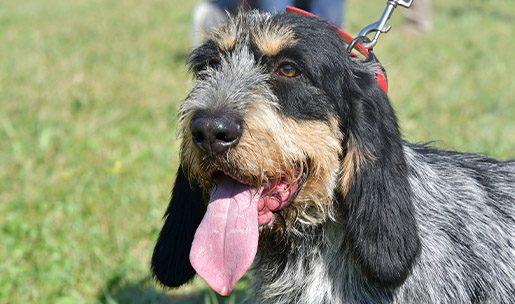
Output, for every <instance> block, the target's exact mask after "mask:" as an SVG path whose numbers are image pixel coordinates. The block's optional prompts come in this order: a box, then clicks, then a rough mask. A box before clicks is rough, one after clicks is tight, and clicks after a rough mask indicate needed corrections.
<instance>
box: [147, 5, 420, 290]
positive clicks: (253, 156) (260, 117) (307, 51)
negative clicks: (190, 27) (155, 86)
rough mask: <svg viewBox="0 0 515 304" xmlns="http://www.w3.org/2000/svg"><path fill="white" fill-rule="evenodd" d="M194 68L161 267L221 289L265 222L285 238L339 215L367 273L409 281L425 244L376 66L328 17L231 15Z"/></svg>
mask: <svg viewBox="0 0 515 304" xmlns="http://www.w3.org/2000/svg"><path fill="white" fill-rule="evenodd" d="M190 67H191V70H192V71H193V73H194V74H195V77H196V82H195V85H194V87H193V89H192V90H191V92H190V93H189V95H188V97H187V98H186V100H185V101H184V102H183V103H182V104H181V107H180V127H179V133H180V135H181V138H182V146H181V157H180V159H181V167H180V169H179V172H178V174H177V180H176V183H175V187H174V190H173V194H172V201H171V203H170V206H169V208H168V210H167V214H166V216H167V218H166V222H165V225H164V227H163V230H162V232H161V234H160V237H159V240H158V243H157V245H156V249H155V251H154V256H153V261H152V267H153V271H154V273H155V275H156V277H157V278H158V279H159V280H160V281H161V282H163V283H164V284H165V285H168V286H178V285H181V284H183V283H184V282H186V281H187V280H189V279H190V278H191V277H192V276H193V275H194V273H195V270H197V271H198V272H199V273H200V274H201V275H202V276H203V277H204V278H205V279H206V280H207V281H208V283H210V284H211V285H212V287H213V288H214V289H215V290H217V291H218V292H219V293H221V294H227V293H228V292H230V290H231V289H232V287H233V286H234V284H235V282H236V281H237V280H238V279H239V278H240V277H241V276H242V275H243V274H244V273H245V271H246V270H247V268H248V267H249V266H250V263H252V260H253V258H254V255H255V253H256V248H257V246H258V237H259V235H261V242H263V243H266V242H267V238H273V239H277V235H280V236H281V237H279V238H280V239H284V240H287V238H288V235H301V236H302V235H303V234H305V233H309V232H308V231H310V228H312V227H314V226H318V225H322V224H324V223H325V222H326V221H329V220H333V221H338V222H341V224H342V234H344V235H345V240H346V243H347V246H349V247H348V248H349V250H350V251H351V252H352V254H353V256H354V257H355V259H356V263H357V264H359V265H360V266H361V269H362V270H363V273H364V275H365V276H366V277H367V278H368V279H370V280H371V281H372V282H374V283H376V284H382V285H385V286H394V285H398V284H400V283H401V282H403V281H404V279H405V278H406V276H407V274H408V272H409V270H410V269H411V265H412V263H413V261H414V258H415V256H416V255H417V253H418V250H419V246H420V245H419V240H418V236H417V228H416V225H415V220H414V216H413V207H412V205H411V201H410V199H411V197H410V196H411V190H410V188H409V183H408V181H407V175H408V173H407V167H406V161H405V158H404V153H403V148H402V142H401V138H400V135H399V131H398V127H397V123H396V118H395V114H394V112H393V110H392V108H391V106H390V104H389V102H388V99H387V96H386V95H385V93H384V92H383V91H382V90H381V89H380V87H379V86H378V83H377V81H376V79H375V70H376V68H377V67H376V66H373V65H371V64H368V63H364V62H362V61H360V60H358V59H354V58H351V57H350V56H348V55H347V53H346V51H345V44H344V42H343V41H342V40H341V38H340V37H339V35H338V33H337V32H336V30H335V29H334V28H333V27H332V26H330V25H329V24H327V23H325V22H324V21H322V20H319V19H317V18H309V17H303V16H299V15H295V14H291V13H284V14H279V15H269V14H262V13H258V12H250V13H246V14H240V15H239V16H237V17H235V18H234V19H230V20H229V21H228V22H227V24H225V25H224V26H223V27H221V28H220V29H218V30H217V31H216V32H214V33H213V35H212V36H211V39H209V40H208V41H207V42H206V43H205V44H203V45H202V46H200V47H199V48H197V49H196V50H194V51H193V53H192V55H191V58H190ZM206 206H209V207H207V211H206ZM201 221H202V223H200V222H201ZM199 225H200V226H199ZM195 232H196V235H195ZM194 235H195V241H193V237H194ZM192 243H193V246H191V244H192ZM192 247H193V248H192ZM266 250H273V249H270V248H267V249H266ZM190 261H191V264H193V266H194V268H192V266H191V264H190Z"/></svg>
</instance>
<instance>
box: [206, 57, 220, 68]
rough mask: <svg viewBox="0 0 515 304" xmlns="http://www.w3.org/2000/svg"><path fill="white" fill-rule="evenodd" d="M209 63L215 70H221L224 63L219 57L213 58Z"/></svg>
mask: <svg viewBox="0 0 515 304" xmlns="http://www.w3.org/2000/svg"><path fill="white" fill-rule="evenodd" d="M207 65H208V66H209V67H210V68H212V69H214V70H219V69H220V67H221V66H222V63H221V62H220V60H218V59H211V60H209V61H208V62H207Z"/></svg>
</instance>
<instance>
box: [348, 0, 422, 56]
mask: <svg viewBox="0 0 515 304" xmlns="http://www.w3.org/2000/svg"><path fill="white" fill-rule="evenodd" d="M413 1H414V0H388V3H387V4H386V8H385V10H384V12H383V14H382V15H381V18H379V20H377V21H376V22H374V23H372V24H369V25H367V26H365V27H364V28H363V29H362V30H361V31H360V32H359V34H358V36H357V37H356V38H355V39H354V40H353V41H352V42H351V43H350V44H349V46H348V47H347V51H348V52H349V53H350V52H351V51H352V50H353V49H354V47H355V46H356V43H360V44H362V45H363V47H365V48H366V49H368V50H371V49H372V48H373V47H374V46H375V45H376V44H377V40H378V39H379V35H381V33H388V31H389V30H390V29H391V28H392V26H391V25H389V24H388V20H389V19H390V17H391V16H392V13H393V11H394V10H395V9H396V8H397V6H398V5H400V6H403V7H405V8H409V7H410V6H411V5H412V4H413ZM371 33H375V34H374V37H373V38H372V40H370V38H368V35H370V34H371Z"/></svg>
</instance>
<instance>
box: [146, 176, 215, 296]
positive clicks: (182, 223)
mask: <svg viewBox="0 0 515 304" xmlns="http://www.w3.org/2000/svg"><path fill="white" fill-rule="evenodd" d="M205 211H206V207H205V204H204V202H203V201H202V191H201V189H200V188H199V186H198V185H190V183H189V182H188V179H187V178H186V176H185V174H184V172H183V170H182V167H179V170H178V171H177V177H176V179H175V185H174V187H173V191H172V199H171V200H170V204H169V205H168V208H167V210H166V213H165V216H164V217H165V223H164V225H163V229H162V230H161V232H160V233H159V239H158V240H157V244H156V246H155V248H154V254H153V255H152V265H151V268H152V272H153V274H154V276H155V277H156V278H157V279H158V280H159V281H160V282H161V283H162V284H164V285H166V286H169V287H178V286H180V285H182V284H184V283H186V282H188V281H189V280H190V279H192V278H193V276H194V275H195V270H194V269H193V267H192V266H191V264H190V261H189V254H190V249H191V243H192V242H193V236H194V235H195V231H196V230H197V227H198V226H199V224H200V222H201V220H202V217H203V216H204V213H205Z"/></svg>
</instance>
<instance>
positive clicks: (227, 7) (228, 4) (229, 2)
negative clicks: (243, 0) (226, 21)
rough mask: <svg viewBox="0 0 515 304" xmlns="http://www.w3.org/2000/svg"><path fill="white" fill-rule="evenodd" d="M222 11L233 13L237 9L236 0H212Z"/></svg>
mask: <svg viewBox="0 0 515 304" xmlns="http://www.w3.org/2000/svg"><path fill="white" fill-rule="evenodd" d="M212 2H213V3H214V4H215V5H216V6H218V7H219V8H220V9H221V10H222V11H228V12H230V13H232V14H235V13H236V12H237V11H238V0H214V1H212Z"/></svg>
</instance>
